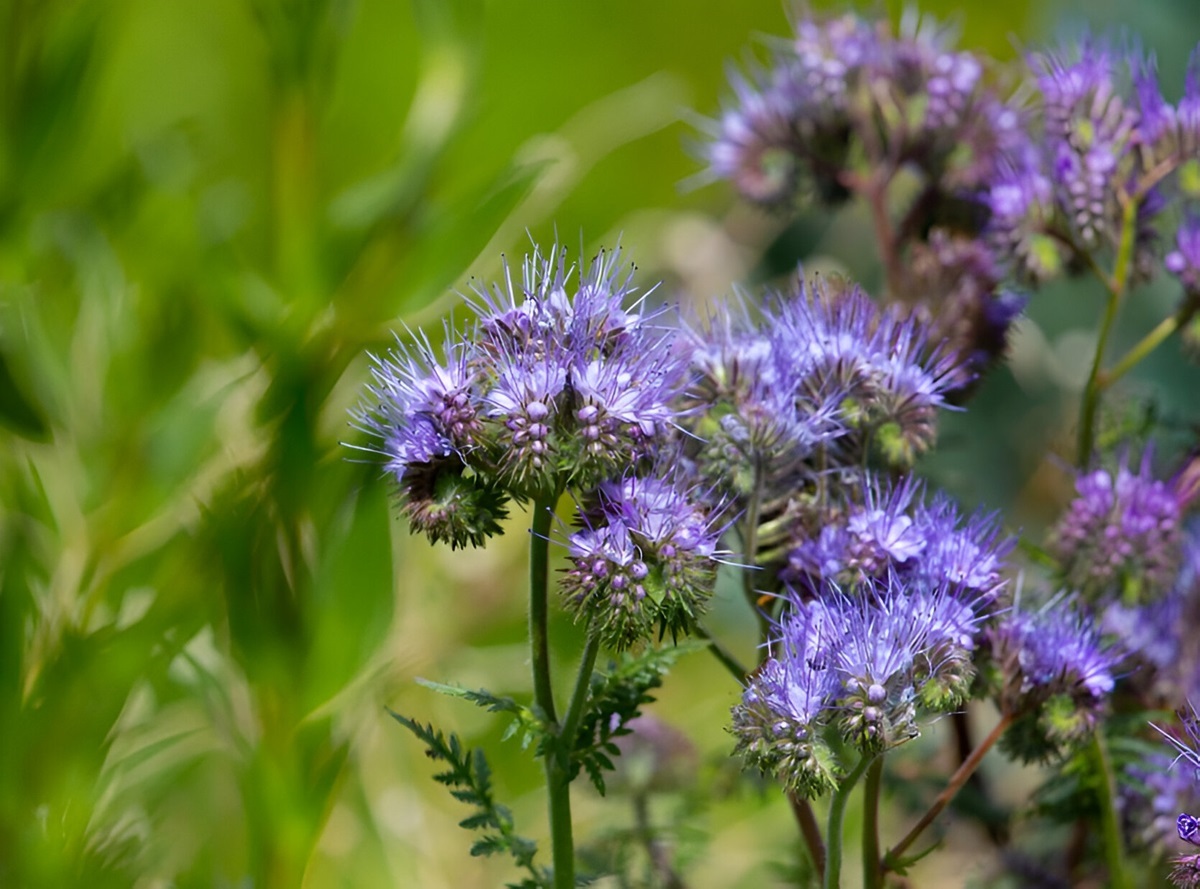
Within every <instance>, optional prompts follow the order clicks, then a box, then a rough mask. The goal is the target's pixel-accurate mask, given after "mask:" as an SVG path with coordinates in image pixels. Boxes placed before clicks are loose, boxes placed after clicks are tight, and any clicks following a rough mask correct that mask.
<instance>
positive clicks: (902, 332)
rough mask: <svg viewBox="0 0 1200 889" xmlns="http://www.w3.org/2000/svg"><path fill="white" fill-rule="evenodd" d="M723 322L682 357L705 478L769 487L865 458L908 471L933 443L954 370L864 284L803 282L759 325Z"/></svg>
mask: <svg viewBox="0 0 1200 889" xmlns="http://www.w3.org/2000/svg"><path fill="white" fill-rule="evenodd" d="M748 314H749V313H748V312H743V313H742V315H741V317H734V318H730V317H729V316H723V317H721V318H719V319H717V320H716V321H714V323H712V324H711V325H710V326H709V329H708V330H704V331H690V332H688V333H687V335H686V336H685V338H684V341H683V343H682V345H681V347H680V350H679V351H680V352H681V353H682V354H685V355H686V356H687V357H688V359H689V360H690V363H691V367H692V372H693V374H694V377H695V383H694V385H693V397H692V407H693V411H692V412H691V413H692V416H691V417H690V418H689V421H688V422H689V428H690V429H691V430H692V431H693V432H694V433H695V434H696V435H697V436H698V437H699V438H700V439H702V440H703V442H704V446H703V448H702V451H701V454H700V457H699V462H700V464H701V470H702V471H706V472H710V474H714V475H716V476H717V477H725V478H732V479H734V480H735V488H737V483H736V482H737V480H738V479H741V480H742V482H743V487H744V486H745V485H752V484H753V483H754V481H753V479H752V478H748V477H747V476H748V475H749V474H750V467H754V466H757V467H759V469H760V471H761V473H762V474H764V475H765V477H766V479H767V482H768V487H769V488H782V487H785V486H786V484H787V483H788V482H789V481H795V480H797V479H800V478H802V477H807V476H811V474H812V471H813V469H814V466H815V465H816V463H815V458H816V457H817V456H818V455H819V457H820V461H819V462H820V463H821V464H822V465H823V466H825V467H830V466H838V465H842V466H854V465H859V464H861V462H862V461H863V459H864V458H865V457H867V456H876V457H880V458H882V459H883V460H884V461H886V463H887V464H888V465H891V466H897V467H907V466H909V465H911V463H912V461H913V460H914V459H915V457H916V456H917V455H918V454H920V453H922V452H923V451H925V450H926V449H928V448H929V447H930V446H931V445H932V443H933V441H934V438H935V434H936V425H935V424H936V414H937V409H938V408H939V407H941V406H943V405H944V404H945V394H946V391H947V389H948V388H949V387H950V385H951V383H950V377H951V376H952V374H953V373H954V372H955V370H956V369H957V368H956V366H955V364H954V359H953V356H949V355H947V354H946V353H944V352H942V351H941V350H939V349H937V348H935V347H933V346H931V344H930V343H929V340H928V337H927V334H926V330H925V325H923V324H922V323H920V322H919V321H918V320H916V319H911V318H909V319H906V318H903V317H902V316H901V315H900V313H898V312H896V311H888V310H880V308H879V307H878V306H877V305H876V304H875V303H873V302H872V301H871V300H870V299H869V298H868V297H867V296H866V295H865V294H864V293H863V292H862V291H861V290H859V289H858V288H856V287H846V288H841V287H837V286H830V285H826V284H823V283H821V282H819V281H817V282H814V283H812V284H809V285H805V284H804V283H803V282H802V281H801V282H799V283H798V286H797V288H796V290H795V291H794V292H793V293H791V294H788V295H782V294H772V295H771V296H770V297H769V301H768V306H767V308H766V310H765V311H764V313H763V316H762V319H761V320H760V321H759V322H758V323H753V322H751V321H750V320H749V317H748ZM739 493H745V492H744V490H743V491H739Z"/></svg>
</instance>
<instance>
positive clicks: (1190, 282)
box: [1163, 213, 1200, 297]
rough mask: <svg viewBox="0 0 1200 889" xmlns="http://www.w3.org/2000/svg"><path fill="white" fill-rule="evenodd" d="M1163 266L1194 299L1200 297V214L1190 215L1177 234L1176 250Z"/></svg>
mask: <svg viewBox="0 0 1200 889" xmlns="http://www.w3.org/2000/svg"><path fill="white" fill-rule="evenodd" d="M1163 264H1164V265H1165V266H1166V267H1167V271H1168V272H1170V273H1171V274H1172V275H1174V276H1175V277H1176V278H1178V279H1179V283H1180V284H1182V285H1183V289H1184V290H1185V291H1186V292H1187V293H1188V294H1189V295H1190V296H1192V297H1200V214H1196V213H1189V214H1187V215H1186V216H1185V217H1184V219H1183V221H1182V222H1181V223H1180V225H1179V231H1178V232H1176V234H1175V249H1174V250H1172V251H1171V252H1170V253H1168V254H1167V256H1166V259H1164V260H1163Z"/></svg>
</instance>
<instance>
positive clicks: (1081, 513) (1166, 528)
mask: <svg viewBox="0 0 1200 889" xmlns="http://www.w3.org/2000/svg"><path fill="white" fill-rule="evenodd" d="M1150 458H1151V453H1150V451H1147V452H1146V453H1145V454H1144V455H1143V458H1142V462H1141V466H1140V468H1139V470H1138V472H1137V473H1136V474H1135V473H1133V472H1131V471H1130V469H1129V467H1128V465H1127V464H1126V463H1124V462H1122V464H1121V466H1120V467H1119V468H1118V470H1117V472H1116V474H1115V477H1114V474H1113V473H1110V472H1109V471H1108V470H1104V469H1097V470H1094V471H1093V472H1089V473H1085V474H1083V475H1081V476H1080V477H1079V479H1078V480H1077V481H1076V483H1075V487H1076V491H1077V493H1078V496H1077V497H1076V498H1075V500H1073V501H1072V502H1071V504H1070V505H1069V506H1068V507H1067V511H1066V512H1065V514H1064V515H1063V517H1062V518H1061V519H1060V520H1059V522H1058V524H1057V525H1056V526H1055V529H1054V551H1055V554H1056V555H1057V556H1058V558H1059V560H1060V562H1061V565H1062V572H1063V577H1064V578H1065V580H1066V582H1067V583H1068V584H1069V585H1071V586H1073V587H1075V588H1077V589H1080V590H1083V591H1085V592H1088V593H1089V594H1092V595H1105V594H1107V595H1119V596H1122V597H1124V598H1125V599H1127V600H1129V601H1137V600H1138V599H1141V598H1143V597H1147V596H1153V595H1154V594H1156V593H1159V592H1161V591H1164V590H1166V589H1167V588H1168V587H1169V585H1170V583H1171V581H1172V579H1173V578H1174V576H1175V572H1176V570H1177V569H1178V567H1179V560H1180V546H1181V544H1180V539H1181V538H1180V531H1179V523H1180V513H1181V504H1180V501H1179V498H1178V497H1177V495H1176V494H1175V492H1174V491H1173V490H1172V489H1171V486H1170V485H1169V484H1167V483H1166V482H1161V481H1158V480H1156V479H1154V478H1153V476H1152V475H1151V466H1150Z"/></svg>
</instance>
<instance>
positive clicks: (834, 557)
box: [784, 476, 1014, 601]
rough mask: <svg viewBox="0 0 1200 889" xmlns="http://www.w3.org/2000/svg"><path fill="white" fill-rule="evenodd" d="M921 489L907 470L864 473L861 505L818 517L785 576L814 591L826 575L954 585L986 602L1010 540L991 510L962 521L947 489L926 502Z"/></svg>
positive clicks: (839, 579) (841, 579) (843, 580)
mask: <svg viewBox="0 0 1200 889" xmlns="http://www.w3.org/2000/svg"><path fill="white" fill-rule="evenodd" d="M922 494H923V486H922V484H921V483H920V482H919V481H918V480H917V479H916V478H914V477H912V476H909V477H908V478H907V479H905V480H903V481H901V482H899V483H897V484H890V483H887V482H884V481H882V480H880V479H879V478H872V477H868V478H867V479H866V480H865V482H864V484H863V485H862V497H863V500H864V503H863V505H861V506H857V505H855V506H849V507H846V508H844V509H840V510H838V511H835V512H833V513H832V514H829V515H826V516H824V517H822V518H821V520H820V530H819V531H818V532H817V534H816V535H815V536H813V537H809V538H806V539H802V540H801V541H799V542H798V544H797V545H796V546H795V547H793V548H792V549H791V550H790V551H789V553H788V567H787V569H786V570H785V572H784V577H785V579H788V580H790V581H792V582H794V583H797V584H799V585H801V586H803V587H805V588H807V589H819V588H820V586H821V584H822V583H824V582H828V581H833V582H836V583H840V584H857V583H862V582H863V581H869V580H875V581H882V580H883V579H885V578H886V577H887V576H888V575H894V576H895V577H897V578H900V579H902V580H904V581H905V582H906V583H909V584H910V585H912V586H914V587H916V588H933V587H938V586H951V587H955V588H958V589H961V590H963V591H964V592H965V593H966V594H967V595H970V596H971V597H972V598H979V599H981V600H985V601H991V600H992V599H993V598H994V597H995V594H996V593H997V591H998V590H999V589H1000V587H1001V586H1002V585H1003V578H1002V576H1001V570H1002V568H1003V560H1004V557H1005V556H1006V555H1007V554H1008V552H1009V551H1011V549H1012V547H1013V545H1014V541H1012V540H1010V539H1003V540H1001V539H999V533H998V529H997V526H996V521H995V518H994V517H993V516H990V515H985V514H979V515H975V516H972V517H970V518H968V519H966V520H965V521H964V520H963V519H962V517H961V516H960V515H959V512H958V509H957V508H956V507H955V505H954V503H953V502H952V501H951V500H950V499H949V498H947V497H946V496H945V495H944V494H938V495H936V496H934V497H933V498H932V500H930V501H929V502H928V503H926V502H925V501H924V499H923V496H922Z"/></svg>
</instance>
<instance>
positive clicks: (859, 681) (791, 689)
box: [733, 578, 983, 796]
mask: <svg viewBox="0 0 1200 889" xmlns="http://www.w3.org/2000/svg"><path fill="white" fill-rule="evenodd" d="M982 619H983V613H982V610H980V609H978V608H977V607H976V603H975V602H974V601H972V600H971V599H970V598H969V597H966V598H963V597H961V596H960V591H955V590H952V589H950V588H949V587H945V586H943V587H937V588H928V589H924V590H916V589H909V588H907V587H905V586H904V585H903V584H902V583H900V582H899V581H897V580H896V579H895V578H892V579H891V580H889V582H888V583H887V584H885V585H883V586H882V587H880V588H878V589H871V590H866V591H856V592H852V593H846V592H843V591H842V590H840V589H838V588H837V587H834V586H827V587H826V588H825V590H824V591H823V593H822V595H821V596H820V597H818V598H816V599H812V600H811V601H807V602H801V601H799V600H798V599H796V598H793V600H792V601H791V603H790V605H789V608H788V609H787V611H786V613H785V616H784V617H783V618H782V620H781V621H780V622H779V624H778V625H777V626H776V630H775V634H774V639H773V641H772V644H771V651H772V656H771V657H770V658H768V659H767V661H766V662H765V663H764V664H763V665H762V667H761V668H760V669H759V670H758V671H757V672H756V673H755V674H754V676H753V677H752V678H751V680H750V681H749V683H748V685H747V688H746V691H745V693H744V695H743V698H742V702H741V703H740V704H739V705H738V706H736V707H735V708H734V710H733V728H734V734H735V735H737V737H738V750H739V752H741V753H742V754H743V755H745V757H746V759H747V761H748V762H749V763H750V764H751V765H754V766H756V767H758V768H761V769H763V770H765V771H770V772H773V773H775V774H777V775H778V776H779V777H780V778H781V780H783V781H784V782H785V784H787V785H788V787H790V788H791V789H793V790H795V791H797V792H799V793H801V794H804V795H807V796H813V795H816V794H819V793H821V792H822V791H823V790H825V789H828V787H829V786H830V782H831V780H832V779H833V778H834V777H835V776H836V771H835V769H834V766H833V760H832V757H831V756H830V754H829V749H828V747H827V746H826V743H827V741H826V738H825V733H826V732H828V731H836V732H837V733H838V734H839V735H840V736H841V737H842V739H843V740H844V741H845V742H847V743H850V744H853V745H854V746H856V747H858V748H859V749H860V750H863V751H875V752H878V751H882V750H886V749H889V748H891V747H895V746H898V745H900V744H903V743H904V742H906V741H908V740H911V739H912V738H915V737H916V736H917V735H918V734H919V733H920V725H919V723H918V719H919V716H920V712H921V711H922V710H925V711H932V712H947V711H948V710H950V709H953V708H954V707H956V706H959V705H961V703H962V701H963V700H964V699H965V695H966V691H967V687H968V686H969V685H970V679H971V676H972V675H973V673H972V672H971V667H970V660H971V652H972V651H973V649H974V645H975V638H976V635H977V633H978V630H979V626H980V623H981V621H982Z"/></svg>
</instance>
